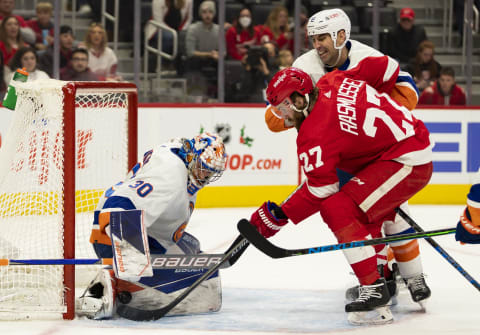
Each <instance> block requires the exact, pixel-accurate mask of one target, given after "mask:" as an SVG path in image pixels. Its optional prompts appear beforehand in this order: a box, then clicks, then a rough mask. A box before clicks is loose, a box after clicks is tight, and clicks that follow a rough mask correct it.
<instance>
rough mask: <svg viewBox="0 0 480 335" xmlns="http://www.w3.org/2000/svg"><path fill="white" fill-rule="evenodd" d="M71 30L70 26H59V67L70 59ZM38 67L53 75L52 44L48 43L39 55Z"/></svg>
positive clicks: (72, 38) (71, 48)
mask: <svg viewBox="0 0 480 335" xmlns="http://www.w3.org/2000/svg"><path fill="white" fill-rule="evenodd" d="M74 40H75V38H74V37H73V30H72V28H71V27H70V26H66V25H64V26H61V27H60V68H64V67H66V66H67V65H68V63H69V62H70V60H71V59H72V50H73V43H74ZM38 67H39V68H40V69H42V70H43V71H45V72H47V74H48V75H49V76H50V77H53V45H50V46H49V47H48V48H47V50H45V52H43V53H42V55H41V56H40V57H39V65H38Z"/></svg>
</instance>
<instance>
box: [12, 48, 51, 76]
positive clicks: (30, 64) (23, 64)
mask: <svg viewBox="0 0 480 335" xmlns="http://www.w3.org/2000/svg"><path fill="white" fill-rule="evenodd" d="M37 63H38V56H37V52H36V51H35V49H34V48H32V47H25V48H20V49H18V51H17V52H16V53H15V55H14V56H13V58H12V60H11V61H10V64H9V69H10V73H9V74H8V76H9V77H8V79H9V82H10V80H12V78H13V74H14V73H15V71H16V70H17V69H18V68H25V69H26V70H27V72H28V81H35V80H39V79H48V78H50V77H49V76H48V74H46V73H45V72H44V71H42V70H38V69H37Z"/></svg>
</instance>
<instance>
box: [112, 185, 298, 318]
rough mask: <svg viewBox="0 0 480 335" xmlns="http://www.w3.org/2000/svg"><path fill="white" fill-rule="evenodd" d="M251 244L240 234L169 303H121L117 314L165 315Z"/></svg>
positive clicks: (128, 316) (156, 316)
mask: <svg viewBox="0 0 480 335" xmlns="http://www.w3.org/2000/svg"><path fill="white" fill-rule="evenodd" d="M302 186H303V183H301V184H300V185H298V186H297V187H296V188H295V190H294V191H293V192H292V193H290V195H289V196H288V197H287V198H286V199H285V200H283V201H282V204H284V203H285V202H286V201H287V200H288V199H290V198H291V197H292V195H294V194H295V192H297V191H298V190H299V189H300V188H301V187H302ZM249 245H250V243H249V242H248V241H247V239H246V238H244V237H243V236H242V235H239V236H238V237H237V238H236V240H235V241H234V242H233V243H232V245H231V246H230V247H229V248H228V249H227V251H226V252H225V254H224V256H223V258H222V259H221V260H220V262H219V263H218V264H217V265H215V266H214V267H212V268H210V270H208V271H207V272H205V273H204V274H203V275H202V276H201V277H200V278H198V279H197V280H196V281H195V282H194V283H193V284H192V285H191V286H190V287H188V288H187V289H185V291H183V292H182V293H181V294H180V295H179V296H177V297H176V298H175V299H173V300H172V301H171V302H170V303H169V304H168V305H166V306H164V307H161V308H159V309H155V310H142V309H138V308H135V307H131V306H128V305H119V306H117V314H118V315H120V316H121V317H123V318H125V319H129V320H133V321H152V320H158V319H160V318H162V317H164V316H165V315H166V314H167V313H168V312H170V311H171V310H172V309H173V308H174V307H175V306H177V305H178V304H179V303H180V302H181V301H183V299H185V298H186V297H187V296H188V295H189V294H190V292H192V291H193V290H194V289H195V288H196V287H197V286H198V285H200V284H201V283H202V282H203V281H204V280H206V279H207V278H209V277H210V276H211V275H212V274H213V273H214V272H215V271H217V270H218V269H220V268H221V266H222V264H224V263H226V262H229V263H230V265H233V264H234V263H235V262H236V261H237V260H238V258H239V257H240V256H241V255H242V254H243V252H244V251H245V250H246V249H247V247H248V246H249Z"/></svg>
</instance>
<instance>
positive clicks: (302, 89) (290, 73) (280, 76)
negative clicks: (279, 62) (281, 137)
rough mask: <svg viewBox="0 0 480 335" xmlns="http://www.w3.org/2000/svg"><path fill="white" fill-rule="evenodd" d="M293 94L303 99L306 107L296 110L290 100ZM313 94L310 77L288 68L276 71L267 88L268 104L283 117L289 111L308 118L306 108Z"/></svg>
mask: <svg viewBox="0 0 480 335" xmlns="http://www.w3.org/2000/svg"><path fill="white" fill-rule="evenodd" d="M293 92H297V93H299V94H301V95H302V96H304V97H305V100H306V102H307V104H306V107H305V108H303V109H298V108H296V107H295V105H294V104H293V102H292V100H291V98H290V97H291V95H292V93H293ZM312 92H313V82H312V79H311V78H310V76H309V75H308V74H307V73H306V72H304V71H302V70H300V69H297V68H295V67H288V68H285V69H283V70H281V71H278V72H277V73H276V74H275V75H274V76H273V78H272V80H270V82H269V83H268V87H267V100H268V102H269V103H270V104H271V105H272V106H274V107H276V108H277V109H278V110H280V111H281V113H282V116H283V117H285V116H286V115H287V114H288V113H289V111H290V110H293V111H295V112H298V113H303V114H304V115H305V117H307V116H308V107H309V104H310V96H309V95H310V93H312Z"/></svg>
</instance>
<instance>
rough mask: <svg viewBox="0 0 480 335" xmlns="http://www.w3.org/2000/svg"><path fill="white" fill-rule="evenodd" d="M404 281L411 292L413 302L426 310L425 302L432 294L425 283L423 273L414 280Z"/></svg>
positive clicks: (413, 278)
mask: <svg viewBox="0 0 480 335" xmlns="http://www.w3.org/2000/svg"><path fill="white" fill-rule="evenodd" d="M404 281H405V284H406V285H407V288H408V290H409V291H410V295H411V296H412V300H413V301H415V302H417V303H418V304H420V306H421V307H422V308H423V309H425V307H426V305H425V302H426V300H427V299H428V298H429V297H430V295H431V293H432V292H431V291H430V288H429V287H428V286H427V283H426V282H425V276H424V275H423V273H421V274H419V275H417V276H415V277H412V278H407V279H404Z"/></svg>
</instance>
